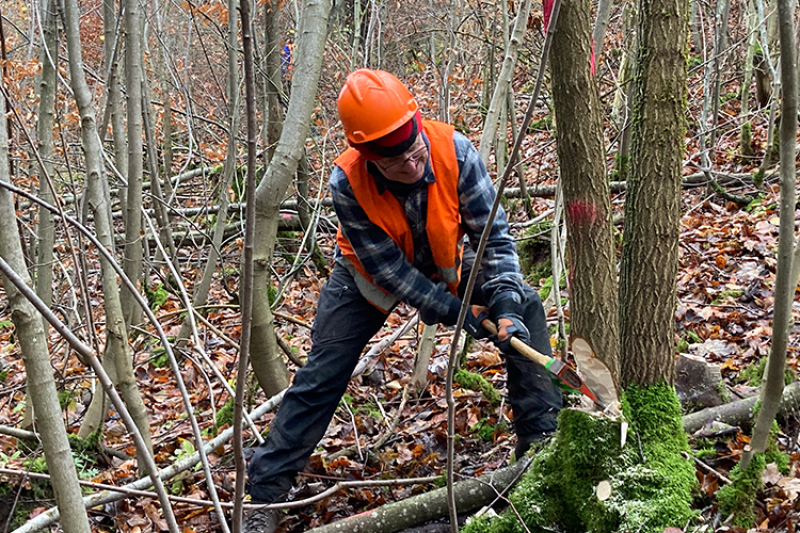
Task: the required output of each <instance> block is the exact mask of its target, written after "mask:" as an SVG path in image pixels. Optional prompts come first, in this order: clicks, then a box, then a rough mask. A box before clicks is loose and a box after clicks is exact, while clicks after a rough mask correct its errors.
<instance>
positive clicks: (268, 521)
mask: <svg viewBox="0 0 800 533" xmlns="http://www.w3.org/2000/svg"><path fill="white" fill-rule="evenodd" d="M280 521H281V514H280V511H279V510H278V509H256V510H254V511H250V512H249V513H247V515H245V517H244V523H243V524H242V533H275V530H276V529H277V528H278V523H279V522H280Z"/></svg>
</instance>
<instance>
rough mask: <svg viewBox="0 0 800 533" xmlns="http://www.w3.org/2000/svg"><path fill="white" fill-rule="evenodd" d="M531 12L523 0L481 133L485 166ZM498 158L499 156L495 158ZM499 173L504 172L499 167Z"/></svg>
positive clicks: (480, 149) (527, 0)
mask: <svg viewBox="0 0 800 533" xmlns="http://www.w3.org/2000/svg"><path fill="white" fill-rule="evenodd" d="M530 10H531V2H530V0H522V1H521V3H520V5H519V12H518V13H517V18H516V19H515V21H514V31H513V32H512V33H511V39H510V40H509V44H508V49H507V50H506V54H505V57H504V58H503V66H502V68H501V69H500V74H499V75H498V79H497V80H496V83H495V87H494V93H493V94H492V102H491V104H490V105H489V110H488V111H487V113H486V120H485V121H484V126H483V132H482V133H481V140H480V144H479V147H478V152H479V153H480V156H481V160H482V161H483V164H484V165H486V166H488V161H489V152H490V151H491V149H492V145H493V144H494V139H495V136H496V135H497V127H498V118H499V116H498V115H499V114H500V109H501V108H502V107H503V105H504V104H505V103H506V101H507V98H506V96H507V94H508V91H509V89H510V87H511V86H510V84H509V81H510V80H511V77H512V76H513V74H514V68H515V67H516V65H517V51H518V50H519V47H520V46H522V41H523V39H524V38H525V30H526V29H527V27H528V13H529V12H530ZM500 126H501V127H502V128H503V130H502V133H501V137H502V138H505V137H506V129H505V128H506V125H505V123H503V122H501V123H500ZM495 157H497V156H495ZM498 171H502V169H500V168H499V167H498Z"/></svg>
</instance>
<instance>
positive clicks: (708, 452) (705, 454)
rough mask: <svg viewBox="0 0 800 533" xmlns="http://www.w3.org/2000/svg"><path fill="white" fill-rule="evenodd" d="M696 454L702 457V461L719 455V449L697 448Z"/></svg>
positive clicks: (699, 457)
mask: <svg viewBox="0 0 800 533" xmlns="http://www.w3.org/2000/svg"><path fill="white" fill-rule="evenodd" d="M694 456H695V457H697V458H698V459H700V460H701V461H707V460H709V459H713V458H715V457H716V456H717V450H715V449H714V448H703V449H701V450H697V451H696V452H694Z"/></svg>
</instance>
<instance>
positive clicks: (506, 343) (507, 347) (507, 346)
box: [496, 316, 530, 353]
mask: <svg viewBox="0 0 800 533" xmlns="http://www.w3.org/2000/svg"><path fill="white" fill-rule="evenodd" d="M511 337H516V338H518V339H519V340H521V341H522V342H524V343H525V344H528V343H529V339H530V333H529V332H528V328H527V327H525V324H524V323H523V322H522V319H521V318H519V317H514V316H506V317H502V318H499V319H498V320H497V342H496V344H497V347H498V348H500V351H501V352H503V353H509V352H512V351H514V349H513V348H512V347H511Z"/></svg>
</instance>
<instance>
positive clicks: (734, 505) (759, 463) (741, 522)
mask: <svg viewBox="0 0 800 533" xmlns="http://www.w3.org/2000/svg"><path fill="white" fill-rule="evenodd" d="M766 466H767V461H766V459H765V458H764V455H763V454H760V453H759V454H755V455H754V456H753V459H752V461H750V466H748V467H747V470H742V469H741V468H740V467H739V465H736V466H735V467H733V470H731V474H730V478H731V481H732V483H731V484H729V485H725V486H724V487H722V488H721V489H719V490H718V491H717V495H716V496H717V503H718V504H719V509H720V511H721V512H722V514H723V515H724V516H731V515H733V521H732V523H733V525H735V526H741V527H750V525H752V523H753V522H755V520H756V513H755V512H754V511H753V503H754V502H755V499H756V493H757V492H758V491H759V489H760V488H761V487H762V485H763V482H762V481H761V472H763V471H764V467H766Z"/></svg>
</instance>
